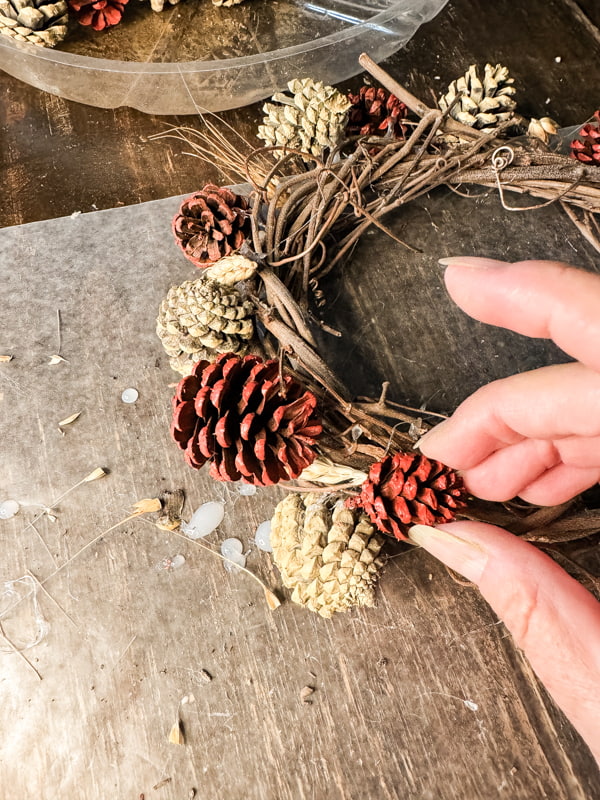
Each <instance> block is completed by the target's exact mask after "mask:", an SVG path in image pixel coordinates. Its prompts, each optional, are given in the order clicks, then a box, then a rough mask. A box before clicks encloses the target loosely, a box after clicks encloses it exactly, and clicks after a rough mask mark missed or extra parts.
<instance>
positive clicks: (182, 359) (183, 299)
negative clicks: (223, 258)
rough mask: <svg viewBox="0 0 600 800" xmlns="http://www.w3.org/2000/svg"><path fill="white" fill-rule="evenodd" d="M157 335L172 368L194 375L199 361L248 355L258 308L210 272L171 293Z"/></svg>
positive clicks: (159, 313)
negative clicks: (223, 354) (223, 355)
mask: <svg viewBox="0 0 600 800" xmlns="http://www.w3.org/2000/svg"><path fill="white" fill-rule="evenodd" d="M156 333H157V335H158V337H159V339H160V340H161V342H162V345H163V347H164V349H165V352H166V353H167V355H168V356H169V359H170V364H171V367H172V368H173V369H174V370H175V371H176V372H179V373H180V374H181V375H190V374H191V372H192V370H193V368H194V365H195V364H196V363H197V362H198V361H202V360H211V359H213V358H215V357H216V356H217V355H219V354H220V353H237V354H238V355H244V354H245V353H246V352H247V351H248V349H249V348H250V347H251V344H252V340H253V337H254V305H253V304H252V303H251V302H250V301H249V300H244V299H243V297H242V296H241V294H240V293H239V292H238V291H237V289H235V288H233V287H232V286H226V285H223V284H221V283H219V282H217V281H216V280H213V279H212V276H211V275H209V270H208V269H207V270H204V272H203V273H202V274H201V276H200V277H199V278H197V279H196V280H195V281H185V283H182V284H181V285H180V286H172V287H171V288H170V289H169V292H168V294H167V296H166V297H165V299H164V300H163V301H162V303H161V305H160V308H159V312H158V318H157V320H156ZM253 349H254V348H253ZM255 352H256V351H255Z"/></svg>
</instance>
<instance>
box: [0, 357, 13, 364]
mask: <svg viewBox="0 0 600 800" xmlns="http://www.w3.org/2000/svg"><path fill="white" fill-rule="evenodd" d="M13 358H14V356H0V363H1V364H7V363H8V362H9V361H12V360H13Z"/></svg>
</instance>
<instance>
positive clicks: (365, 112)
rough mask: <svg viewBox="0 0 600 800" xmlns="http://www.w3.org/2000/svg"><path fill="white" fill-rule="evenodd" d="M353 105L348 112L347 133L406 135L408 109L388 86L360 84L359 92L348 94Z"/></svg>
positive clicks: (399, 136)
mask: <svg viewBox="0 0 600 800" xmlns="http://www.w3.org/2000/svg"><path fill="white" fill-rule="evenodd" d="M348 99H349V100H350V102H351V103H352V107H351V108H350V111H349V113H348V125H347V126H346V135H347V136H393V138H394V139H403V138H404V130H405V129H404V125H403V124H402V120H403V119H405V118H406V115H407V114H408V109H407V107H406V106H405V105H404V103H402V102H401V101H400V100H398V98H397V97H396V96H395V95H393V94H390V93H389V92H388V91H387V89H375V87H373V86H361V87H360V89H359V91H358V94H352V93H350V94H348Z"/></svg>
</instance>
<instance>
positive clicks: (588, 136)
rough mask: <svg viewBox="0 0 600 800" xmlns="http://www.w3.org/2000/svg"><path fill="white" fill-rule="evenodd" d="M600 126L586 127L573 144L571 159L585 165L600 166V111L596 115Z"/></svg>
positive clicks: (591, 125)
mask: <svg viewBox="0 0 600 800" xmlns="http://www.w3.org/2000/svg"><path fill="white" fill-rule="evenodd" d="M594 117H595V119H596V120H597V121H598V123H599V124H597V125H594V124H592V123H589V124H588V125H584V126H583V128H582V129H581V130H580V131H579V133H578V134H577V137H578V138H577V139H573V141H572V142H571V157H572V158H576V159H577V160H578V161H583V163H584V164H594V165H595V166H600V111H596V112H595V114H594Z"/></svg>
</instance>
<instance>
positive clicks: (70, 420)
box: [58, 411, 81, 428]
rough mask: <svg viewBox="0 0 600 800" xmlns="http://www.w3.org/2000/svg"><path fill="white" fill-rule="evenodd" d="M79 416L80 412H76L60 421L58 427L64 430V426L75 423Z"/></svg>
mask: <svg viewBox="0 0 600 800" xmlns="http://www.w3.org/2000/svg"><path fill="white" fill-rule="evenodd" d="M80 416H81V411H77V412H76V413H75V414H71V416H70V417H66V418H65V419H61V421H60V422H59V423H58V427H59V428H64V426H65V425H71V423H73V422H75V420H76V419H79V417H80Z"/></svg>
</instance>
